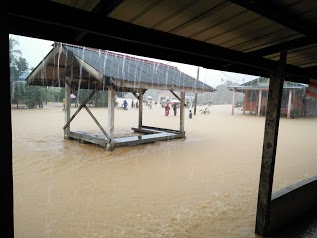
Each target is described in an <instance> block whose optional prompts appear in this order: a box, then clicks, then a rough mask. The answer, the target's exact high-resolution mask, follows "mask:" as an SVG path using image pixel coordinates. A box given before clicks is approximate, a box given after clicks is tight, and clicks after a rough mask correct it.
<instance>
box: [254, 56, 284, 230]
mask: <svg viewBox="0 0 317 238" xmlns="http://www.w3.org/2000/svg"><path fill="white" fill-rule="evenodd" d="M285 63H286V52H285V51H284V52H281V54H280V60H279V64H278V66H277V69H275V70H274V71H273V73H272V77H271V79H270V86H269V95H268V105H267V113H266V121H265V130H264V141H263V150H262V163H261V173H260V181H259V192H258V203H257V212H256V225H255V232H256V233H257V234H260V235H266V234H268V232H269V227H270V213H271V196H272V185H273V176H274V166H275V156H276V145H277V137H278V127H279V120H280V112H281V101H282V93H283V83H284V77H285V76H284V74H285V72H284V71H285Z"/></svg>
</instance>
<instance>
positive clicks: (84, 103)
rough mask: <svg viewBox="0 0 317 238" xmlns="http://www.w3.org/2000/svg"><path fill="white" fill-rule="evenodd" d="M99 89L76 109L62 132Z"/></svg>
mask: <svg viewBox="0 0 317 238" xmlns="http://www.w3.org/2000/svg"><path fill="white" fill-rule="evenodd" d="M98 88H99V87H96V88H95V89H94V90H93V91H92V92H91V93H90V94H89V96H88V97H87V98H86V99H85V100H84V101H83V103H82V104H81V105H80V106H79V107H78V109H77V111H76V112H75V113H74V114H73V115H72V117H71V118H70V119H69V120H68V121H67V123H66V124H65V126H64V127H63V130H66V128H67V127H68V125H69V124H70V123H71V122H72V120H74V118H75V117H76V116H77V114H78V113H79V112H80V110H81V109H83V107H85V106H86V104H87V103H88V102H89V100H90V98H92V96H93V95H94V94H95V93H96V92H97V90H98Z"/></svg>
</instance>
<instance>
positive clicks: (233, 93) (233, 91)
mask: <svg viewBox="0 0 317 238" xmlns="http://www.w3.org/2000/svg"><path fill="white" fill-rule="evenodd" d="M235 91H236V89H235V88H234V89H233V90H232V111H231V114H232V115H233V114H234V95H235Z"/></svg>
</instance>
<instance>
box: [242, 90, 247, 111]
mask: <svg viewBox="0 0 317 238" xmlns="http://www.w3.org/2000/svg"><path fill="white" fill-rule="evenodd" d="M247 93H248V90H245V91H244V98H243V114H245V102H246V101H245V97H247V96H248V94H247Z"/></svg>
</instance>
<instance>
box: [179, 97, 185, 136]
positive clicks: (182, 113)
mask: <svg viewBox="0 0 317 238" xmlns="http://www.w3.org/2000/svg"><path fill="white" fill-rule="evenodd" d="M179 114H180V125H179V130H180V132H181V133H184V132H185V126H184V122H185V92H181V103H180V112H179Z"/></svg>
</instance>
